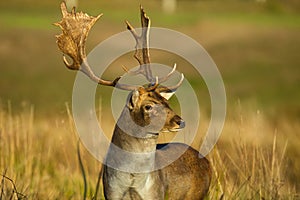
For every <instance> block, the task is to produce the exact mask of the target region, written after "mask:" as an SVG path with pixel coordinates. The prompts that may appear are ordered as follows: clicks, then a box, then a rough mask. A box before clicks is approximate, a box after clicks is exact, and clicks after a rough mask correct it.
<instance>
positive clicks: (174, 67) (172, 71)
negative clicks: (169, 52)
mask: <svg viewBox="0 0 300 200" xmlns="http://www.w3.org/2000/svg"><path fill="white" fill-rule="evenodd" d="M176 67H177V65H176V63H175V64H174V66H173V68H172V70H171V71H170V72H169V73H168V74H167V75H166V76H165V77H161V78H159V79H158V81H159V83H163V82H165V81H167V80H168V79H169V78H170V76H172V75H173V74H174V72H175V71H176Z"/></svg>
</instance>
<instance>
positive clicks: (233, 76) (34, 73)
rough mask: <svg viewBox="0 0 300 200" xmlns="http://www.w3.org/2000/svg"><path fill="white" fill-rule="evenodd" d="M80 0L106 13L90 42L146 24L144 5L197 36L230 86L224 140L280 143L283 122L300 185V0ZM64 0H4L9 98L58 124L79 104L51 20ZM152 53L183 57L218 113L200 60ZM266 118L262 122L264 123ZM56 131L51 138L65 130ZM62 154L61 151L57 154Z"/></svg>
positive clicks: (0, 87) (155, 57)
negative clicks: (195, 65) (198, 66)
mask: <svg viewBox="0 0 300 200" xmlns="http://www.w3.org/2000/svg"><path fill="white" fill-rule="evenodd" d="M77 1H78V10H82V11H84V12H87V13H89V14H91V15H97V14H99V13H104V16H103V17H102V18H101V19H100V21H99V22H98V23H97V24H96V25H95V27H94V28H93V29H92V31H91V33H90V35H89V38H88V42H87V50H88V51H90V50H92V49H93V47H95V46H96V45H97V44H98V43H99V42H101V41H103V40H104V39H106V38H108V37H109V36H111V35H113V34H116V33H119V32H121V31H125V30H126V26H125V23H124V20H125V19H127V20H129V21H130V22H131V23H132V24H133V25H134V26H135V27H139V5H140V4H142V5H143V7H144V8H145V10H146V12H147V14H148V16H150V17H151V19H152V26H157V27H164V28H170V29H174V30H176V31H179V32H182V33H184V34H186V35H188V36H190V37H192V38H193V39H195V40H196V41H198V42H199V43H200V44H201V45H202V46H203V47H204V48H205V49H206V50H207V52H208V53H209V54H210V56H211V57H212V59H213V60H214V61H215V63H216V64H217V66H218V68H219V70H220V72H221V74H222V77H223V80H224V83H225V87H226V94H227V101H228V104H227V105H228V109H227V121H226V124H225V129H224V132H223V134H222V138H221V142H220V146H221V149H222V151H223V150H225V149H226V150H228V148H229V147H231V146H232V145H231V143H228V144H229V145H228V146H226V148H225V147H223V148H222V142H224V141H225V142H226V140H229V139H230V140H231V139H232V138H235V139H236V138H238V136H237V134H236V133H237V132H238V133H239V134H240V135H239V136H240V137H241V135H242V137H245V138H246V140H248V139H249V138H250V139H249V141H252V140H253V142H255V141H256V140H255V138H256V137H257V138H260V139H261V140H259V141H260V142H261V144H263V145H265V144H266V143H272V141H273V140H272V138H273V136H274V133H277V131H278V133H279V134H278V135H279V136H278V138H279V139H278V141H279V143H280V144H281V147H282V146H284V143H285V142H286V141H287V142H288V147H287V157H288V162H287V164H286V165H287V169H288V170H287V171H288V172H287V173H286V174H287V175H288V179H289V180H290V181H291V182H292V183H293V184H295V185H296V189H297V191H299V189H300V188H299V184H298V186H297V183H298V182H299V178H300V174H299V169H300V162H299V159H297V158H299V150H298V147H299V144H300V138H299V130H300V129H299V120H300V103H299V102H300V92H299V86H300V59H299V53H300V1H299V0H284V1H283V0H177V1H176V6H175V4H173V6H174V7H173V8H172V4H169V5H168V6H167V9H166V8H165V7H164V3H165V2H166V1H169V3H170V2H172V0H150V1H146V0H140V1H136V0H127V1H121V0H111V1H107V0H106V1H104V0H102V1H100V0H84V1H83V0H77ZM60 2H61V1H60V0H43V1H34V0H22V1H21V0H10V1H1V2H0V107H4V110H10V108H12V112H13V114H14V113H19V111H22V110H26V109H27V108H28V107H29V106H31V105H32V106H33V107H34V116H35V119H38V120H37V121H39V120H40V119H41V120H44V121H45V119H46V120H47V121H48V119H51V120H49V124H52V121H53V119H61V118H65V116H66V115H67V109H66V105H65V104H66V102H67V103H68V104H70V103H71V99H72V87H73V82H74V79H75V76H76V72H74V71H69V70H68V69H67V68H66V67H65V66H64V64H63V62H62V54H61V52H59V50H58V47H57V45H56V43H55V41H56V39H55V37H54V36H55V35H57V34H60V32H61V31H60V30H59V28H58V27H55V26H53V25H52V24H53V23H54V22H57V21H60V19H61V13H60V8H59V5H60ZM171 8H172V9H171ZM151 56H152V61H153V62H156V63H162V64H167V65H170V66H171V65H173V64H174V63H175V62H176V63H177V66H178V71H180V72H183V73H184V74H185V77H186V78H187V79H188V81H189V82H190V83H191V84H192V86H193V87H194V89H195V90H197V91H199V93H198V97H199V102H200V106H201V109H202V110H201V111H203V110H204V111H207V112H206V114H207V116H209V110H210V99H209V94H208V92H207V88H206V86H205V83H204V82H203V80H202V78H201V76H200V75H199V74H197V73H195V70H194V69H193V68H192V66H190V65H189V64H188V63H187V62H186V61H185V60H183V59H182V58H180V57H178V56H176V55H172V54H169V53H167V52H160V51H157V50H156V51H151ZM122 65H125V66H126V67H128V68H131V67H134V66H136V65H137V62H136V61H135V60H134V59H133V58H132V54H131V53H130V54H128V55H127V54H126V55H124V56H122V57H121V58H120V59H118V60H116V61H115V62H114V63H113V64H112V65H111V66H110V67H109V68H108V69H107V71H106V72H105V74H104V75H103V78H105V79H112V78H114V77H116V76H118V75H122V74H123V73H124V72H123V70H122V68H121V66H122ZM111 93H112V88H107V87H103V86H99V89H98V92H97V96H98V97H99V98H102V99H101V103H102V111H103V112H102V113H105V117H106V118H107V115H106V114H107V112H109V110H110V94H111ZM122 103H123V102H122ZM7 108H8V109H7ZM20 113H21V112H20ZM253 113H254V114H253ZM201 114H202V113H201ZM259 114H262V115H259ZM258 115H259V116H258ZM207 116H206V118H207V119H209V117H207ZM260 116H263V117H260ZM206 118H204V119H206ZM0 119H1V118H0ZM253 119H255V120H254V122H252V121H253ZM260 121H261V124H262V125H261V124H260ZM63 122H64V121H62V122H61V123H63ZM0 123H1V122H0ZM105 123H106V121H105ZM113 123H114V122H113V121H112V120H111V121H109V122H108V123H107V126H109V127H110V128H112V126H113ZM204 124H205V123H204ZM249 124H250V125H249ZM35 125H36V124H35ZM260 125H261V126H264V127H263V129H262V130H263V131H261V130H260V129H258V128H257V127H259V126H260ZM200 126H201V125H200ZM48 129H49V130H48ZM200 129H201V127H200ZM256 129H257V131H256V132H255V133H254V134H252V130H256ZM36 130H37V131H38V132H39V129H36ZM47 130H48V131H49V134H48V132H47V131H46V132H45V133H46V134H47V136H48V135H50V136H49V137H52V136H55V137H57V138H59V139H60V137H62V138H63V137H65V135H62V136H61V135H59V134H53V132H54V131H52V130H51V129H50V128H47ZM245 130H246V131H245ZM264 130H266V132H264ZM60 131H62V132H65V131H66V130H64V129H61V128H60ZM244 132H246V134H245V135H246V136H245V135H243V133H244ZM0 133H1V130H0ZM59 133H60V132H59ZM55 137H53V138H54V139H55ZM57 138H56V139H57ZM270 138H271V139H270ZM53 141H55V140H53ZM66 141H67V142H66V143H67V144H68V142H69V140H68V139H66ZM56 143H57V142H54V144H56ZM223 145H224V144H223ZM58 150H59V149H58ZM70 151H71V150H70ZM73 153H74V152H73V151H71V153H70V155H73ZM250 153H251V152H250ZM68 155H69V154H68ZM74 157H75V156H74ZM238 157H239V158H241V157H240V156H238ZM54 159H56V160H57V158H56V157H55V156H54ZM57 162H58V161H57ZM239 162H242V161H239ZM68 167H69V166H68ZM262 180H263V179H262ZM58 187H61V185H60V184H59V186H58Z"/></svg>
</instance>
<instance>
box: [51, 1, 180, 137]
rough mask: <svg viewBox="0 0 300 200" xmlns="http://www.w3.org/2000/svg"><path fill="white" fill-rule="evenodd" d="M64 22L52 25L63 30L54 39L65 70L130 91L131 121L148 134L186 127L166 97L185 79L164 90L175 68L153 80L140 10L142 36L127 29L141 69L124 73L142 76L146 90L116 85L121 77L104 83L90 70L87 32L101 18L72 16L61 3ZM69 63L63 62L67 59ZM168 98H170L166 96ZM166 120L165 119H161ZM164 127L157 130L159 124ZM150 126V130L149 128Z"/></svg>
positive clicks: (146, 21)
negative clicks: (145, 129)
mask: <svg viewBox="0 0 300 200" xmlns="http://www.w3.org/2000/svg"><path fill="white" fill-rule="evenodd" d="M61 11H62V15H63V18H62V20H61V21H60V22H58V23H55V25H56V26H59V27H60V28H61V29H62V34H60V35H58V36H56V37H57V44H58V47H59V49H60V50H61V51H62V52H63V61H64V64H65V65H66V67H67V68H69V69H71V70H78V71H81V72H83V73H84V74H86V75H87V76H88V77H89V78H90V79H91V80H92V81H94V82H96V83H98V84H100V85H106V86H112V87H115V88H118V89H122V90H128V91H132V92H131V93H130V95H129V98H128V100H127V106H126V108H128V110H129V112H130V116H131V118H132V120H133V121H134V122H135V123H136V124H137V125H138V126H140V127H147V130H148V131H149V132H150V131H152V132H154V133H158V132H160V131H177V130H179V129H181V128H183V127H184V126H185V123H184V121H183V120H182V119H181V118H180V117H179V116H178V115H176V114H175V113H174V111H173V110H172V109H171V108H170V106H169V104H168V101H167V98H165V97H166V95H165V94H170V93H174V92H175V91H176V89H177V88H178V87H179V86H180V85H181V84H182V82H183V79H184V76H183V74H181V79H180V81H179V82H178V84H176V85H174V86H169V87H166V86H163V85H161V84H162V83H163V82H165V81H166V80H168V78H169V77H170V76H171V75H172V74H173V73H174V72H175V70H176V65H174V67H173V69H172V70H171V71H170V72H169V73H168V74H167V75H166V76H164V77H153V75H152V71H151V67H150V54H149V29H150V19H149V18H148V17H147V16H146V14H145V12H144V10H143V8H142V7H141V8H140V11H141V24H142V33H141V35H138V34H137V32H136V31H135V29H134V28H133V26H131V24H130V23H129V22H128V21H126V24H127V29H128V30H129V31H130V32H131V33H132V35H133V37H134V39H135V40H136V47H135V54H134V58H135V59H136V60H137V61H138V62H139V65H140V67H139V68H138V69H137V70H136V71H129V70H128V69H127V68H125V67H124V70H125V71H126V72H128V73H129V74H131V75H137V74H142V75H143V76H145V78H146V79H147V80H148V81H149V84H148V85H147V86H135V85H127V84H122V83H119V80H120V78H121V77H117V78H115V79H114V80H112V81H109V80H104V79H102V78H100V77H98V76H97V75H95V74H94V72H93V71H92V70H91V68H90V65H89V63H88V60H87V56H86V50H85V43H86V40H87V36H88V34H89V31H90V30H91V28H92V27H93V25H94V24H95V22H96V21H97V20H98V19H99V18H100V17H101V16H102V14H100V15H98V16H96V17H93V16H89V15H88V14H85V13H83V12H76V11H75V8H73V9H72V11H71V12H68V11H67V8H66V4H65V3H64V2H62V3H61ZM65 55H67V56H69V58H70V59H71V60H72V63H69V61H68V60H67V59H66V56H65ZM168 97H170V95H168ZM163 118H165V119H163ZM161 121H163V122H164V123H163V124H162V126H161V127H160V126H159V124H160V123H158V122H161ZM149 125H151V126H149Z"/></svg>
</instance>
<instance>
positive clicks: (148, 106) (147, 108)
mask: <svg viewBox="0 0 300 200" xmlns="http://www.w3.org/2000/svg"><path fill="white" fill-rule="evenodd" d="M152 108H153V107H152V106H151V105H146V106H145V110H146V111H150V110H152Z"/></svg>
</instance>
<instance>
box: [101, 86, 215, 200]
mask: <svg viewBox="0 0 300 200" xmlns="http://www.w3.org/2000/svg"><path fill="white" fill-rule="evenodd" d="M140 93H142V92H139V93H138V95H139V98H138V100H137V101H143V102H135V103H134V104H135V105H134V106H136V107H137V108H130V107H131V106H132V105H129V104H130V103H129V102H128V103H127V105H126V106H125V108H124V110H123V112H122V114H121V116H120V118H119V120H118V123H117V125H116V127H115V130H114V133H113V137H112V144H113V145H112V146H113V147H111V148H110V149H109V151H108V153H107V158H106V163H107V165H105V166H104V171H103V186H104V193H105V198H106V199H143V200H148V199H153V200H159V199H165V198H166V197H168V199H202V198H203V197H204V195H205V194H206V193H207V190H208V187H209V184H210V179H211V171H210V167H209V163H208V161H207V160H206V159H205V158H199V152H198V151H196V150H194V149H193V148H191V147H188V146H187V145H185V144H181V143H170V144H159V145H158V144H157V138H158V134H159V132H161V131H173V130H179V129H181V128H183V126H184V122H183V120H182V119H181V118H180V117H179V116H178V115H176V114H175V113H174V112H173V111H172V110H171V109H170V107H169V105H168V103H167V102H166V100H165V99H163V97H161V96H160V95H159V94H158V93H156V92H155V91H154V92H146V94H140ZM149 93H150V94H151V93H152V94H151V95H149ZM153 94H155V95H153ZM131 98H133V97H131ZM143 98H145V99H143ZM152 98H158V99H152ZM129 101H131V99H129ZM161 101H162V102H161ZM147 102H148V103H149V102H155V103H151V106H152V107H153V108H152V110H151V111H150V112H154V113H155V114H156V115H157V117H158V118H159V119H160V120H161V121H162V122H163V125H162V126H163V127H161V128H159V127H156V126H157V124H158V123H157V122H156V123H151V122H146V121H147V119H153V118H154V117H153V116H149V115H151V113H150V112H149V111H148V112H147V111H146V112H145V110H143V109H145V106H149V105H148V103H147ZM144 104H146V105H144ZM155 107H157V110H155ZM162 109H164V110H162ZM141 113H143V114H141ZM165 113H166V115H164V114H165ZM135 116H138V118H137V119H135V118H134V117H135ZM140 116H143V117H140ZM165 116H166V118H164V117H165ZM134 120H139V122H135V121H134ZM154 120H155V119H154ZM136 123H140V124H148V125H147V126H139V125H138V124H136ZM120 127H122V128H120ZM158 128H159V129H158ZM123 129H125V130H127V132H129V133H126V132H124V130H123ZM116 147H117V148H116ZM118 148H120V149H118ZM123 151H124V152H130V153H129V154H127V153H125V154H124V152H123ZM182 152H184V153H183V154H182V155H181V157H179V159H177V160H176V161H175V162H173V163H171V164H170V165H169V166H166V167H164V168H162V169H160V168H158V169H156V167H157V166H160V165H161V163H163V162H165V161H166V160H168V159H172V157H173V156H175V155H177V153H182ZM131 153H132V155H131ZM139 155H140V156H139ZM112 165H113V166H114V167H110V166H112ZM134 171H136V173H135V172H134Z"/></svg>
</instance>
